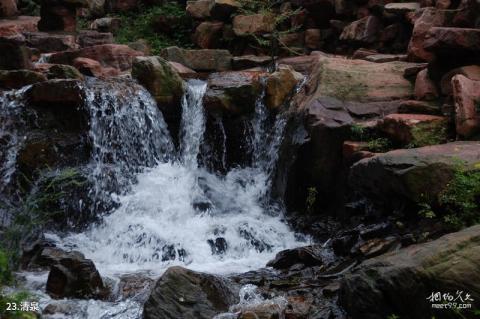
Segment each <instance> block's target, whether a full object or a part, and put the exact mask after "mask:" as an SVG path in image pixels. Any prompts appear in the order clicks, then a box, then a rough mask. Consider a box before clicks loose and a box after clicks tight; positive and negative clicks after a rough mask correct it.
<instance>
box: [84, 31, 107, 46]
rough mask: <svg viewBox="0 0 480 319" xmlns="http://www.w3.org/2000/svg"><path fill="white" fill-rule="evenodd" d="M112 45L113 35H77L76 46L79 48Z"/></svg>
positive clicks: (89, 32)
mask: <svg viewBox="0 0 480 319" xmlns="http://www.w3.org/2000/svg"><path fill="white" fill-rule="evenodd" d="M112 43H113V35H112V34H111V33H108V32H97V31H81V32H80V33H79V34H78V44H79V45H80V47H81V48H86V47H91V46H94V45H102V44H112Z"/></svg>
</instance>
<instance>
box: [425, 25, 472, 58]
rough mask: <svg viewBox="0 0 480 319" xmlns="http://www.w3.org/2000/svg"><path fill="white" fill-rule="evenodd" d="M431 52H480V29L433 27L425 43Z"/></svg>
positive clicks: (426, 48)
mask: <svg viewBox="0 0 480 319" xmlns="http://www.w3.org/2000/svg"><path fill="white" fill-rule="evenodd" d="M423 48H424V49H425V50H427V51H429V52H434V53H447V54H452V53H453V54H452V55H455V54H458V51H462V52H463V51H467V52H471V53H472V54H478V53H480V29H467V28H445V27H434V28H431V29H430V30H429V31H428V33H427V35H426V40H425V42H424V44H423Z"/></svg>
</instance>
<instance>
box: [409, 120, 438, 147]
mask: <svg viewBox="0 0 480 319" xmlns="http://www.w3.org/2000/svg"><path fill="white" fill-rule="evenodd" d="M411 134H412V142H411V143H410V144H408V145H407V148H415V147H422V146H428V145H436V144H441V143H445V142H446V140H447V129H446V127H445V125H443V123H439V124H425V125H416V126H415V127H413V128H412V130H411Z"/></svg>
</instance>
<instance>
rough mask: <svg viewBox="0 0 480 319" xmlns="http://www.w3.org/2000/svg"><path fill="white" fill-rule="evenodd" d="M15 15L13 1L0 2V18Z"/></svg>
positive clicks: (15, 4)
mask: <svg viewBox="0 0 480 319" xmlns="http://www.w3.org/2000/svg"><path fill="white" fill-rule="evenodd" d="M16 14H17V2H16V1H15V0H0V17H13V16H15V15H16Z"/></svg>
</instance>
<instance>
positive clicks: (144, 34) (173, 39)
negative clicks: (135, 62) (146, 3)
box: [116, 3, 193, 54]
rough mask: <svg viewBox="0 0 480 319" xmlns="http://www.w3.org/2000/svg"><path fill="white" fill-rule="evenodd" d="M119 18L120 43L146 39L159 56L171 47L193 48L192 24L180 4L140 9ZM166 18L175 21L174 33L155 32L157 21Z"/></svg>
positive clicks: (118, 37) (117, 38)
mask: <svg viewBox="0 0 480 319" xmlns="http://www.w3.org/2000/svg"><path fill="white" fill-rule="evenodd" d="M117 17H118V18H120V20H121V26H122V27H121V28H120V30H119V31H118V33H117V35H116V41H117V42H118V43H123V44H127V43H130V42H134V41H137V40H139V39H144V40H145V41H147V43H148V44H149V46H150V48H151V50H152V53H153V54H158V53H159V52H160V51H161V49H163V48H166V47H169V46H178V47H184V48H185V47H192V46H193V45H192V42H191V40H190V34H191V22H190V20H189V18H188V17H187V15H186V12H185V9H184V8H182V7H181V6H180V5H179V4H178V3H166V4H164V5H156V6H151V7H140V8H139V10H138V12H128V13H123V14H120V15H117ZM164 17H167V18H171V19H172V20H174V21H175V22H172V23H173V24H174V25H171V26H170V27H171V28H172V29H173V30H174V32H169V33H168V34H167V33H162V32H157V31H155V27H154V25H155V22H156V20H157V19H159V18H164Z"/></svg>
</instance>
